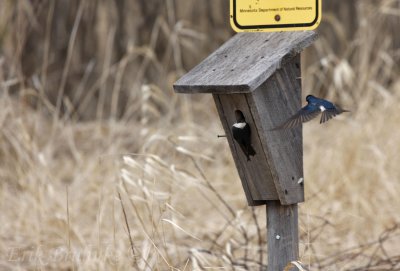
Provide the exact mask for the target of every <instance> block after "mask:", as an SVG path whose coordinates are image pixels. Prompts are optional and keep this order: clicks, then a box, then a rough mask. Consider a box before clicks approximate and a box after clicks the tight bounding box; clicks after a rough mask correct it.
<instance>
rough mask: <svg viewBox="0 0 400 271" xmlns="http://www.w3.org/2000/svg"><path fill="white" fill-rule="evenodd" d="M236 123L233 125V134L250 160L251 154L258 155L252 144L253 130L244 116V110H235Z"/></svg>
mask: <svg viewBox="0 0 400 271" xmlns="http://www.w3.org/2000/svg"><path fill="white" fill-rule="evenodd" d="M235 117H236V123H234V124H233V125H232V135H233V138H234V139H235V140H236V142H237V143H238V144H239V146H240V148H241V149H242V151H243V153H244V154H245V155H246V157H247V161H250V156H254V155H256V152H255V150H254V148H253V146H251V130H250V126H249V124H248V123H246V120H245V118H244V115H243V113H242V111H240V110H235Z"/></svg>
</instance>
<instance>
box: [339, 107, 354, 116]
mask: <svg viewBox="0 0 400 271" xmlns="http://www.w3.org/2000/svg"><path fill="white" fill-rule="evenodd" d="M344 112H351V111H350V110H347V109H343V108H341V107H339V106H336V113H337V114H338V115H339V114H342V113H344Z"/></svg>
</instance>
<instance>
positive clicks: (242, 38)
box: [174, 31, 317, 94]
mask: <svg viewBox="0 0 400 271" xmlns="http://www.w3.org/2000/svg"><path fill="white" fill-rule="evenodd" d="M316 38H317V34H316V33H315V32H313V31H301V32H273V33H250V32H248V33H240V34H236V35H235V36H234V37H232V38H231V39H230V40H228V41H227V42H225V43H224V44H223V45H222V46H221V47H220V48H218V49H217V50H216V51H215V52H213V53H212V54H211V55H209V56H208V57H207V58H206V59H204V60H203V61H202V62H201V63H200V64H198V65H197V66H196V67H194V68H193V69H192V70H191V71H189V72H188V73H187V74H185V75H184V76H183V77H182V78H180V79H179V80H178V81H177V82H175V84H174V89H175V91H176V92H178V93H217V94H223V93H246V92H251V91H253V90H255V89H256V88H257V87H259V86H260V85H261V84H262V83H263V82H265V81H266V80H267V79H268V78H269V77H270V76H271V75H272V74H273V73H274V72H275V71H276V70H277V69H279V68H280V66H281V63H283V62H284V61H285V60H286V59H290V58H292V57H294V56H295V55H297V54H299V53H300V52H301V51H302V50H303V49H304V48H305V47H307V46H309V45H310V44H311V43H312V42H313V41H314V40H315V39H316Z"/></svg>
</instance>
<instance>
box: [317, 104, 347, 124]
mask: <svg viewBox="0 0 400 271" xmlns="http://www.w3.org/2000/svg"><path fill="white" fill-rule="evenodd" d="M343 112H349V111H348V110H345V109H342V108H340V107H338V106H336V107H335V106H333V107H331V108H327V109H326V110H324V111H323V112H322V115H321V120H320V121H319V123H324V122H326V121H328V120H330V119H331V118H333V117H335V116H336V115H339V114H342V113H343Z"/></svg>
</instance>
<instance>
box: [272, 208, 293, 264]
mask: <svg viewBox="0 0 400 271" xmlns="http://www.w3.org/2000/svg"><path fill="white" fill-rule="evenodd" d="M267 243H268V269H267V270H268V271H283V270H284V268H285V267H286V266H287V265H288V264H289V263H290V262H291V261H296V260H298V257H299V233H298V213H297V204H292V205H281V203H280V202H279V201H277V200H274V201H267Z"/></svg>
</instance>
